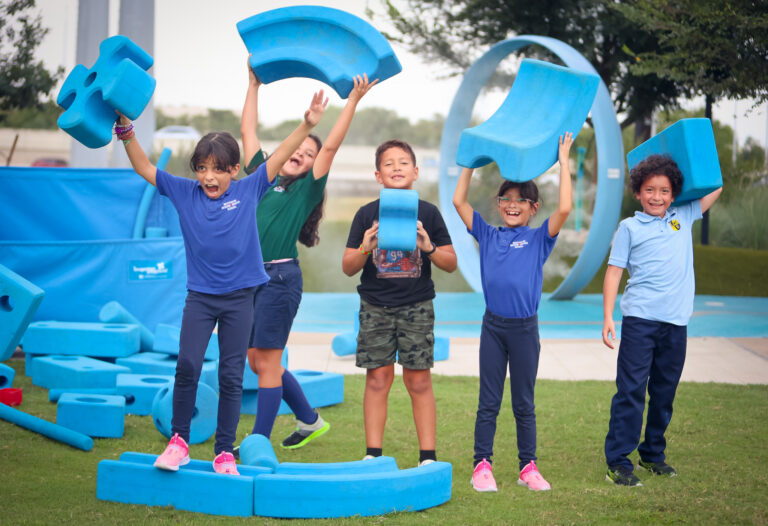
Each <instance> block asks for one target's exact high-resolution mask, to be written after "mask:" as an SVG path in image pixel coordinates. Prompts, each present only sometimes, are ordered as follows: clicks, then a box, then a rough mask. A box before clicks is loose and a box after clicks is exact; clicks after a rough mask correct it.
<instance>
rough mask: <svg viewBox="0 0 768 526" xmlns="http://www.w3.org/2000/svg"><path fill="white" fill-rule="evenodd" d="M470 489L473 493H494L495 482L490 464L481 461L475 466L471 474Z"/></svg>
mask: <svg viewBox="0 0 768 526" xmlns="http://www.w3.org/2000/svg"><path fill="white" fill-rule="evenodd" d="M472 487H473V488H474V489H475V491H480V492H486V491H496V480H495V479H494V478H493V468H492V467H491V463H490V462H488V461H487V460H485V459H483V460H481V461H480V463H479V464H478V465H477V466H475V471H474V472H473V473H472Z"/></svg>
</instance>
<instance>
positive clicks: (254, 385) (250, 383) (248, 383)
mask: <svg viewBox="0 0 768 526" xmlns="http://www.w3.org/2000/svg"><path fill="white" fill-rule="evenodd" d="M280 365H282V366H283V367H284V368H285V369H288V347H286V348H285V349H283V355H282V357H281V358H280ZM258 388H259V375H258V374H256V373H254V372H253V371H252V370H251V366H250V364H249V363H248V360H247V359H246V360H245V371H244V372H243V389H248V390H253V389H258Z"/></svg>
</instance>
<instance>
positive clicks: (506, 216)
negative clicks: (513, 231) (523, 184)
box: [496, 188, 539, 228]
mask: <svg viewBox="0 0 768 526" xmlns="http://www.w3.org/2000/svg"><path fill="white" fill-rule="evenodd" d="M496 201H497V203H498V207H499V214H500V215H501V219H502V221H504V226H506V227H509V228H516V227H519V226H525V225H527V224H528V222H529V221H530V220H531V217H533V216H535V215H536V211H537V210H538V209H539V203H534V202H532V201H531V200H530V199H525V198H523V197H521V196H520V189H519V188H509V189H508V190H507V191H506V192H504V193H503V194H502V195H500V196H498V197H496Z"/></svg>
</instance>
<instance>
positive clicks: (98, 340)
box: [24, 321, 141, 358]
mask: <svg viewBox="0 0 768 526" xmlns="http://www.w3.org/2000/svg"><path fill="white" fill-rule="evenodd" d="M140 338H141V331H140V330H139V326H138V325H133V324H124V323H83V322H73V321H36V322H34V323H31V324H30V325H29V328H27V332H26V334H24V352H28V353H30V354H58V355H77V356H92V357H100V358H117V357H122V356H130V355H132V354H134V353H136V352H138V350H139V346H140Z"/></svg>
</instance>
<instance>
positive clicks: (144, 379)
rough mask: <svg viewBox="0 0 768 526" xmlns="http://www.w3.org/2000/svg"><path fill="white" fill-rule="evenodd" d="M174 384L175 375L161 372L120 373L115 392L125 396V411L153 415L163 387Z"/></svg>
mask: <svg viewBox="0 0 768 526" xmlns="http://www.w3.org/2000/svg"><path fill="white" fill-rule="evenodd" d="M169 385H173V376H170V375H159V374H118V375H117V385H116V387H115V392H116V393H117V394H119V395H122V396H123V397H124V398H125V412H126V413H127V414H130V415H151V414H152V403H153V402H154V401H155V396H156V395H157V393H158V391H160V390H161V389H162V388H163V387H168V386H169Z"/></svg>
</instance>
